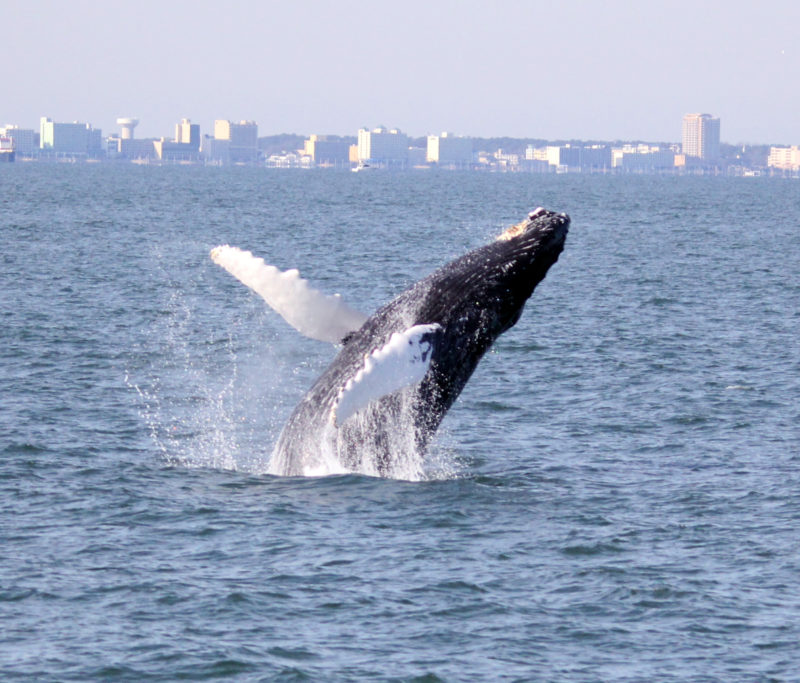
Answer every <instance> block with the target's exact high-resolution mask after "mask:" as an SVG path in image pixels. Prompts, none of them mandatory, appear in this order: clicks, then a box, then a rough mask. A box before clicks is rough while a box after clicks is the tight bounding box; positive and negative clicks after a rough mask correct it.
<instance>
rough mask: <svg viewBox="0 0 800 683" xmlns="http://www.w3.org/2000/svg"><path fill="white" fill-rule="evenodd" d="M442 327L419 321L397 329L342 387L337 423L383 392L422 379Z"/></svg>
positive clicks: (336, 409)
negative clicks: (417, 323) (401, 329)
mask: <svg viewBox="0 0 800 683" xmlns="http://www.w3.org/2000/svg"><path fill="white" fill-rule="evenodd" d="M441 332H442V327H441V325H438V324H436V323H433V324H431V325H415V326H414V327H409V328H408V329H407V330H405V331H404V332H395V333H394V334H393V335H392V336H391V338H390V339H389V341H388V342H387V343H386V344H385V345H384V346H383V347H382V348H380V349H376V350H375V351H373V352H372V353H370V354H368V355H367V356H366V357H365V358H364V366H363V367H362V368H361V369H360V370H359V371H358V372H357V373H356V375H355V377H351V378H350V379H349V380H348V382H347V384H345V385H344V387H343V388H342V389H341V391H339V395H338V396H337V398H336V403H334V406H333V409H332V410H331V420H332V421H333V423H334V425H336V426H337V427H338V426H339V425H340V424H342V423H343V422H344V421H345V420H346V419H347V418H349V417H350V416H351V415H353V414H354V413H357V412H358V411H359V410H361V409H362V408H365V407H366V406H367V405H369V403H371V402H372V401H375V400H376V399H379V398H380V397H381V396H386V395H387V394H391V393H393V392H395V391H397V390H398V389H402V388H403V387H407V386H410V385H412V384H416V383H417V382H420V381H421V380H422V378H423V377H425V373H426V372H428V368H429V367H430V364H431V356H432V355H433V351H434V349H435V347H436V344H437V342H438V341H439V338H440V336H441Z"/></svg>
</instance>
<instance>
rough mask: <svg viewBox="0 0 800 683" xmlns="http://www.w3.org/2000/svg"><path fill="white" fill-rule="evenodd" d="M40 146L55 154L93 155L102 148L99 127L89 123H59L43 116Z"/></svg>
mask: <svg viewBox="0 0 800 683" xmlns="http://www.w3.org/2000/svg"><path fill="white" fill-rule="evenodd" d="M39 147H40V148H41V149H43V150H49V151H51V152H54V153H55V154H64V155H84V154H86V155H92V154H98V153H99V152H100V151H101V149H102V136H101V131H100V129H99V128H97V129H95V128H92V127H91V126H90V125H89V124H88V123H79V122H78V121H75V122H74V123H57V122H55V121H53V120H52V119H50V118H47V117H45V116H43V117H42V118H41V121H40V129H39Z"/></svg>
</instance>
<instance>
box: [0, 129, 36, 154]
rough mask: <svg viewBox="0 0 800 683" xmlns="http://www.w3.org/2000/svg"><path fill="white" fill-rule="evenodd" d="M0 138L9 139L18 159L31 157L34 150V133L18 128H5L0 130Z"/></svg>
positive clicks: (30, 130)
mask: <svg viewBox="0 0 800 683" xmlns="http://www.w3.org/2000/svg"><path fill="white" fill-rule="evenodd" d="M0 136H3V137H6V138H9V139H10V140H11V145H12V147H13V148H14V152H15V153H16V155H17V156H20V157H30V156H33V151H34V149H35V148H36V131H35V130H33V129H29V128H20V127H19V126H10V125H9V126H5V127H4V128H0Z"/></svg>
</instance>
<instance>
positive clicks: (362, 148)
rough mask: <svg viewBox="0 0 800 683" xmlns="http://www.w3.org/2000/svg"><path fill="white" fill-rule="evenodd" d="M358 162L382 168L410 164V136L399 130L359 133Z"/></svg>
mask: <svg viewBox="0 0 800 683" xmlns="http://www.w3.org/2000/svg"><path fill="white" fill-rule="evenodd" d="M358 160H359V161H362V162H370V163H373V164H379V165H381V166H406V165H407V164H408V136H407V135H406V134H405V133H401V132H400V130H398V129H397V128H392V129H391V130H390V129H387V128H383V127H380V128H375V129H373V130H367V129H366V128H362V129H361V130H359V131H358Z"/></svg>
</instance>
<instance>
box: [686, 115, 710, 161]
mask: <svg viewBox="0 0 800 683" xmlns="http://www.w3.org/2000/svg"><path fill="white" fill-rule="evenodd" d="M681 142H682V151H683V153H684V154H685V155H686V156H687V157H696V158H698V159H703V160H704V161H716V160H717V159H718V158H719V119H718V118H716V117H714V116H711V114H686V116H684V117H683V136H682V138H681Z"/></svg>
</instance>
